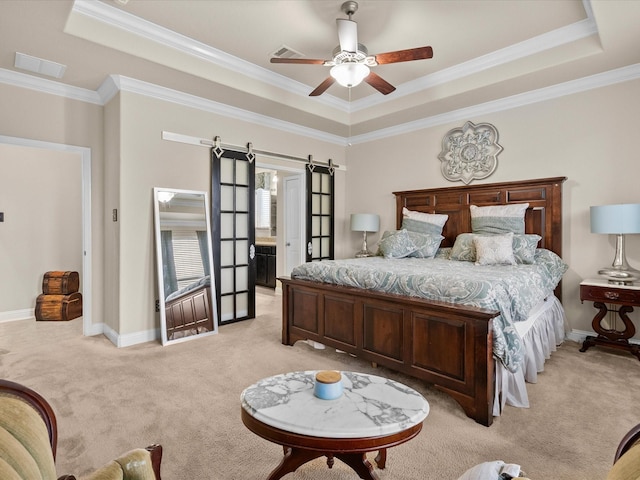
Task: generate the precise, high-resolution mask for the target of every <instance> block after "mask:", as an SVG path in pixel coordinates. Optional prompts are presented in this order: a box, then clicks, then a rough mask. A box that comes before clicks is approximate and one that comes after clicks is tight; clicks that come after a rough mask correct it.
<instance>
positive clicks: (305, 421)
mask: <svg viewBox="0 0 640 480" xmlns="http://www.w3.org/2000/svg"><path fill="white" fill-rule="evenodd" d="M315 374H316V372H315V371H307V372H292V373H286V374H282V375H276V376H273V377H269V378H265V379H263V380H260V381H259V382H257V383H255V384H254V385H251V386H250V387H247V388H246V389H245V390H244V391H243V392H242V395H241V396H240V399H241V403H242V409H241V413H242V422H243V423H244V424H245V426H246V427H247V428H248V429H249V430H251V431H252V432H253V433H255V434H257V435H259V436H261V437H262V438H264V439H266V440H269V441H271V442H274V443H277V444H279V445H282V446H283V448H284V458H283V459H282V461H281V462H280V465H278V466H277V467H276V468H275V469H274V470H273V471H272V472H271V474H270V475H269V477H268V480H276V479H279V478H282V477H283V476H284V475H286V474H287V473H290V472H293V471H295V470H296V469H297V468H298V467H300V466H301V465H303V464H305V463H307V462H309V461H310V460H313V459H315V458H318V457H321V456H326V457H327V465H328V466H329V468H331V467H332V466H333V463H334V458H338V459H339V460H341V461H343V462H344V463H346V464H347V465H349V466H350V467H351V468H352V469H353V470H355V471H356V473H358V475H359V476H360V478H363V479H374V480H377V479H378V476H377V475H376V473H375V472H374V471H373V466H372V465H371V463H370V462H369V461H368V460H367V458H366V453H367V452H373V451H378V455H377V456H376V459H375V461H376V464H377V465H378V467H379V468H385V464H386V458H387V448H389V447H393V446H395V445H399V444H401V443H404V442H406V441H407V440H410V439H411V438H413V437H415V436H416V435H417V434H418V433H420V430H421V429H422V422H423V420H424V419H425V418H426V416H427V415H428V413H429V404H428V403H427V401H426V400H425V399H424V397H423V396H422V395H420V394H419V393H418V392H416V391H415V390H413V389H412V388H410V387H407V386H406V385H403V384H401V383H399V382H395V381H393V380H389V379H387V378H383V377H378V376H375V375H368V374H364V373H354V372H342V383H343V387H344V392H343V394H342V396H340V397H339V398H337V399H335V400H321V399H319V398H317V397H315V396H314V395H313V385H314V377H315Z"/></svg>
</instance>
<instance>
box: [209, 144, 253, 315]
mask: <svg viewBox="0 0 640 480" xmlns="http://www.w3.org/2000/svg"><path fill="white" fill-rule="evenodd" d="M211 203H212V205H211V213H212V214H211V223H212V226H211V234H212V235H211V237H212V242H213V249H212V250H213V264H214V270H215V272H214V274H215V279H216V286H217V287H218V288H217V289H216V290H217V292H216V296H217V299H218V302H217V303H218V305H217V307H218V322H219V323H220V324H225V323H231V322H236V321H239V320H246V319H249V318H254V317H255V302H256V301H255V297H256V295H255V291H256V283H255V282H256V278H255V275H256V274H255V272H256V267H255V261H256V259H255V161H254V155H253V153H251V152H249V153H246V152H237V151H233V150H222V149H221V148H220V147H214V148H212V149H211Z"/></svg>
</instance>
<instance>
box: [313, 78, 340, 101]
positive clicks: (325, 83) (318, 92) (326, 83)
mask: <svg viewBox="0 0 640 480" xmlns="http://www.w3.org/2000/svg"><path fill="white" fill-rule="evenodd" d="M335 81H336V79H335V78H333V77H332V76H328V77H327V78H325V79H324V81H323V82H322V83H321V84H320V85H318V86H317V87H316V89H315V90H314V91H313V92H311V93H310V94H309V96H310V97H317V96H318V95H322V94H323V93H324V92H325V91H326V90H327V88H329V87H330V86H331V85H333V83H334V82H335Z"/></svg>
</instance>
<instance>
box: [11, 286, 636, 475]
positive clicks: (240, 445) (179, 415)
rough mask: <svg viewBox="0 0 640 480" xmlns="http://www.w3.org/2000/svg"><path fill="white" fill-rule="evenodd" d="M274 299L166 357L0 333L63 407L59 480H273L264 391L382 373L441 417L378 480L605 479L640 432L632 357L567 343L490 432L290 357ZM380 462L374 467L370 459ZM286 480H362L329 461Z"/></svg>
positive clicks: (103, 342)
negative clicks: (249, 422) (481, 478)
mask: <svg viewBox="0 0 640 480" xmlns="http://www.w3.org/2000/svg"><path fill="white" fill-rule="evenodd" d="M261 292H262V293H260V294H259V295H258V298H257V310H256V311H257V318H255V319H253V320H248V321H244V322H239V323H235V324H231V325H225V326H223V327H221V328H220V333H219V334H218V335H215V336H210V337H206V338H200V339H194V340H192V341H188V342H185V343H181V344H175V345H170V346H166V347H162V346H161V345H160V344H159V343H155V342H151V343H146V344H143V345H137V346H134V347H129V348H122V349H118V348H116V347H114V346H113V345H112V344H111V343H110V342H109V341H108V340H107V339H106V338H105V337H103V336H96V337H83V336H82V320H81V319H76V320H72V321H70V322H36V321H35V320H24V321H16V322H8V323H2V324H0V376H1V377H3V378H7V379H10V380H13V381H17V382H20V383H23V384H25V385H27V386H29V387H31V388H33V389H34V390H36V391H38V392H39V393H41V394H42V395H43V396H44V397H45V398H47V399H48V400H49V401H50V403H51V404H52V406H53V408H54V410H55V412H56V415H57V418H58V430H59V443H58V458H57V462H56V463H57V468H58V474H59V475H62V474H65V473H73V474H75V475H79V476H82V475H83V474H86V473H88V472H89V471H91V470H93V469H95V468H97V467H99V466H100V465H102V464H103V463H106V462H107V461H109V460H111V459H112V458H115V457H116V456H118V455H119V454H121V453H123V452H124V451H126V450H129V449H131V448H134V447H144V446H146V445H149V444H152V443H160V444H162V445H163V447H164V452H165V453H164V458H163V461H162V472H163V478H164V479H165V480H172V479H176V480H178V479H188V480H209V479H211V480H216V479H220V480H236V479H237V480H244V479H264V478H266V477H267V476H268V474H269V472H270V471H271V470H272V469H273V468H274V467H275V466H276V465H277V464H278V463H279V461H280V459H281V456H282V448H281V447H279V446H278V445H275V444H272V443H269V442H267V441H265V440H263V439H261V438H259V437H257V436H256V435H254V434H253V433H251V432H250V431H249V430H247V429H246V428H245V427H244V425H243V424H242V422H241V420H240V405H239V397H240V393H241V392H242V390H243V389H244V388H245V387H247V386H248V385H250V384H252V383H254V382H255V381H257V380H259V379H261V378H264V377H267V376H270V375H274V374H278V373H284V372H288V371H296V370H320V369H340V370H352V371H361V372H369V373H374V374H376V375H382V376H388V377H391V378H393V379H395V380H398V381H401V382H403V383H406V384H407V385H410V386H411V387H413V388H415V389H416V390H418V391H420V392H421V393H422V394H423V395H424V396H425V397H426V398H427V400H428V401H429V404H430V406H431V412H430V414H429V416H428V417H427V419H426V420H425V422H424V428H423V430H422V432H421V433H420V434H419V435H418V436H417V437H416V438H415V439H413V440H410V441H409V442H407V443H405V444H403V445H400V446H398V447H395V448H392V449H390V450H389V456H388V462H387V468H386V469H385V470H377V472H378V474H379V476H380V479H381V480H386V479H394V480H417V479H421V480H422V479H424V480H430V479H434V480H436V479H437V480H441V479H451V480H455V479H457V478H458V476H459V475H461V474H462V473H463V472H464V471H465V470H466V469H467V468H469V467H471V466H473V465H475V464H477V463H480V462H482V461H485V460H498V459H500V460H504V461H507V462H510V463H518V464H520V465H522V467H523V469H524V470H525V471H526V473H527V474H528V475H529V476H530V477H531V478H532V479H550V478H553V479H556V480H562V479H571V480H581V479H589V480H590V479H604V477H605V476H606V472H607V471H608V469H609V468H610V466H611V463H612V460H613V455H614V452H615V449H616V447H617V445H618V442H619V441H620V439H621V438H622V436H623V435H624V434H625V433H626V431H627V430H629V429H630V428H631V427H632V426H633V425H635V424H636V423H638V422H640V403H639V402H638V398H640V362H639V361H638V360H637V359H636V358H635V357H633V356H631V355H629V354H627V353H626V352H616V351H611V350H605V349H602V348H597V347H596V348H592V349H590V350H589V351H588V352H586V353H580V352H578V348H579V346H578V345H577V344H576V343H573V342H565V343H564V344H563V345H562V346H561V347H560V348H559V349H558V351H557V352H555V353H554V354H553V356H552V358H551V359H550V360H549V361H548V362H547V364H546V367H545V371H544V373H542V374H541V375H540V376H539V380H538V383H537V384H530V385H528V391H529V395H530V399H531V405H532V407H531V408H529V409H517V408H513V407H507V409H506V411H505V412H504V414H503V415H502V416H501V417H499V418H496V420H495V422H494V424H493V425H492V426H491V427H489V428H487V427H483V426H481V425H478V424H476V423H475V422H474V421H473V420H471V419H469V418H467V417H466V416H465V414H464V413H463V411H462V409H461V408H460V407H459V406H458V404H457V403H456V402H455V401H453V400H452V399H451V398H450V397H448V396H447V395H446V394H443V393H441V392H438V391H437V390H435V389H433V388H430V387H429V386H427V385H425V384H423V383H422V382H419V381H415V380H413V379H411V378H409V377H406V376H404V375H398V374H395V373H394V372H391V371H389V370H386V369H383V368H379V369H374V368H372V367H371V365H370V364H368V363H366V362H363V361H360V360H358V359H356V358H353V357H350V356H348V355H345V354H341V353H336V352H335V351H332V350H330V349H325V350H314V349H313V348H311V347H310V346H309V345H307V344H306V343H302V342H299V343H298V344H296V345H295V346H293V347H288V346H284V345H282V344H281V343H280V335H281V325H280V318H281V315H280V308H281V297H280V296H279V295H277V294H272V293H264V292H265V290H261ZM372 456H373V455H372ZM285 478H287V479H289V478H290V479H292V480H293V479H299V480H320V479H323V480H325V479H327V480H331V479H335V480H350V479H354V480H355V479H357V478H358V477H357V475H356V474H355V473H354V472H353V471H351V470H350V469H349V468H348V467H346V466H345V465H343V464H342V463H341V462H339V461H336V463H335V465H334V467H333V469H331V470H329V469H328V468H327V466H326V464H325V463H324V461H323V460H322V459H318V460H315V461H313V462H311V463H308V464H306V465H304V466H302V467H301V468H299V469H298V471H296V472H295V473H291V474H289V475H288V476H287V477H285Z"/></svg>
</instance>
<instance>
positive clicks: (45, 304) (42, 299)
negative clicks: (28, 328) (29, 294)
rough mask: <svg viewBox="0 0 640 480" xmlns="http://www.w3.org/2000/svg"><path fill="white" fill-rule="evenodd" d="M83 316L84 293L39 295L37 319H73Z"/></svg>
mask: <svg viewBox="0 0 640 480" xmlns="http://www.w3.org/2000/svg"><path fill="white" fill-rule="evenodd" d="M81 316H82V294H81V293H78V292H74V293H70V294H68V295H47V294H44V293H43V294H42V295H38V298H37V299H36V320H53V321H56V320H62V321H66V320H73V319H74V318H78V317H81Z"/></svg>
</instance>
